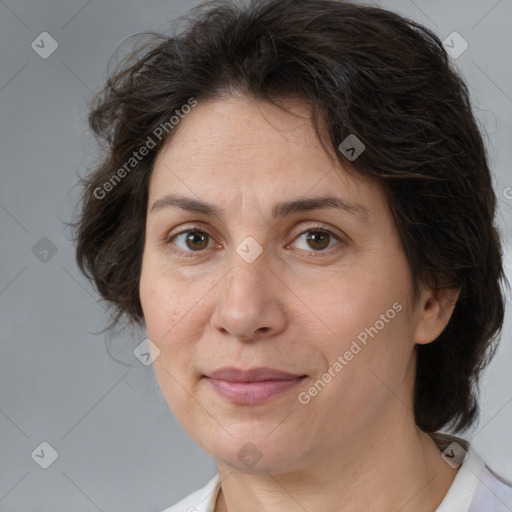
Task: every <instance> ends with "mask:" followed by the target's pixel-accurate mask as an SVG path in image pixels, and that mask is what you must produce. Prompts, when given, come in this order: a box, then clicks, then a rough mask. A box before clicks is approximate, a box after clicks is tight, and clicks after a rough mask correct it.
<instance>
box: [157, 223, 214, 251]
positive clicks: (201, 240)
mask: <svg viewBox="0 0 512 512" xmlns="http://www.w3.org/2000/svg"><path fill="white" fill-rule="evenodd" d="M210 242H211V237H210V235H209V234H208V233H205V232H204V231H199V230H197V229H189V230H188V231H182V232H181V233H177V234H176V235H174V236H172V237H170V238H169V239H168V241H167V242H166V243H167V244H169V245H175V246H176V247H177V248H178V250H180V251H181V252H189V253H190V252H199V251H202V250H203V249H207V248H208V247H209V243H210Z"/></svg>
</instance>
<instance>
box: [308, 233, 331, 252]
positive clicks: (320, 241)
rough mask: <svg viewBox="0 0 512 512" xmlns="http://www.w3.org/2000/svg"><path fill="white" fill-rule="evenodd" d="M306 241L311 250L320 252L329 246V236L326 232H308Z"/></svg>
mask: <svg viewBox="0 0 512 512" xmlns="http://www.w3.org/2000/svg"><path fill="white" fill-rule="evenodd" d="M306 240H307V242H308V244H309V246H310V247H311V248H312V249H315V250H319V251H321V250H323V249H326V248H327V247H328V246H329V242H330V241H331V235H330V234H329V233H327V232H326V231H308V235H307V236H306Z"/></svg>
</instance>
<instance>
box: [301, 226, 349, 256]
mask: <svg viewBox="0 0 512 512" xmlns="http://www.w3.org/2000/svg"><path fill="white" fill-rule="evenodd" d="M293 244H294V246H295V248H297V249H300V250H301V251H306V252H309V253H311V254H312V253H320V254H322V253H327V252H329V253H330V252H331V251H330V249H333V250H334V248H336V246H337V245H340V247H339V248H341V246H342V245H343V239H342V238H341V237H340V236H339V235H337V234H336V233H334V232H332V231H331V230H329V229H326V228H324V227H323V226H312V227H310V228H309V229H307V230H306V231H303V232H302V233H301V234H300V235H299V236H298V237H297V238H295V240H294V241H293ZM320 254H319V255H320Z"/></svg>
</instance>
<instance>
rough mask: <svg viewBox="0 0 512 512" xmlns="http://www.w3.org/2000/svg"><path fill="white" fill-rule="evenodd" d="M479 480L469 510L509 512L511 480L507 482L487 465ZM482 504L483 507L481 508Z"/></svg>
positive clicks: (511, 505)
mask: <svg viewBox="0 0 512 512" xmlns="http://www.w3.org/2000/svg"><path fill="white" fill-rule="evenodd" d="M479 480H480V481H479V483H478V486H477V488H476V491H475V495H474V497H473V501H472V502H471V507H470V509H469V512H476V511H478V510H486V511H489V512H509V511H510V510H512V483H511V482H508V481H507V480H505V479H504V478H502V477H501V476H499V475H498V474H496V473H495V472H494V471H492V469H491V468H489V467H487V466H485V467H484V469H483V471H482V474H481V475H480V479H479ZM484 506H485V508H482V507H484Z"/></svg>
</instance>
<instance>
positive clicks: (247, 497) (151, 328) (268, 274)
mask: <svg viewBox="0 0 512 512" xmlns="http://www.w3.org/2000/svg"><path fill="white" fill-rule="evenodd" d="M90 123H91V127H92V129H93V130H94V131H95V133H96V134H97V135H98V137H99V138H100V139H102V140H103V141H105V142H106V143H107V153H106V155H105V158H104V160H103V161H102V162H101V165H100V166H98V168H97V169H96V170H95V171H94V172H93V173H92V175H91V176H90V177H89V178H88V180H87V181H86V183H85V188H84V196H83V202H82V216H81V218H80V221H79V223H78V225H77V227H78V230H77V259H78V263H79V265H80V268H81V269H82V271H83V272H84V273H86V274H87V275H88V276H89V277H90V278H91V279H92V280H93V281H94V283H95V284H96V286H97V287H98V290H99V291H100V293H101V294H102V296H103V297H104V298H105V300H107V301H108V303H109V304H110V305H111V306H112V307H113V308H114V310H115V316H114V320H113V324H112V325H115V324H116V323H117V322H119V321H120V319H121V318H123V317H125V318H127V319H129V320H131V321H133V322H136V323H138V324H140V325H144V326H145V328H146V329H147V333H148V338H149V339H150V340H151V343H150V347H151V353H152V357H153V366H154V369H155V374H156V376H157V379H158V382H159V385H160V387H161V390H162V393H163V395H164V396H165V398H166V400H167V402H168V404H169V407H170V408H171V409H172V411H173V413H174V414H175V416H176V417H177V419H178V420H179V421H180V422H181V424H182V425H183V426H184V428H185V429H186V430H187V431H188V433H189V434H190V435H191V436H192V438H193V439H194V440H195V441H196V442H197V443H198V444H199V445H200V446H201V447H202V448H203V449H204V450H206V451H207V452H208V453H209V454H210V455H212V456H213V457H214V458H215V459H216V461H217V467H218V475H216V476H215V478H213V479H212V480H211V481H210V482H209V483H208V484H207V485H206V486H205V487H204V488H202V489H200V490H198V491H197V492H195V493H193V494H191V495H189V496H188V497H186V498H185V499H184V500H183V501H181V502H180V503H178V504H176V505H175V506H173V507H171V508H169V509H167V512H177V511H216V512H222V511H229V512H232V511H241V510H243V511H264V512H267V511H286V512H289V511H296V510H297V511H299V510H300V511H303V510H307V511H309V512H313V511H319V510H322V511H337V512H339V511H342V512H343V511H349V510H350V511H355V510H371V511H397V510H400V511H402V512H407V511H415V512H418V511H420V512H421V511H425V512H426V511H434V510H437V511H438V512H447V511H449V512H455V511H476V510H478V511H481V510H485V511H487V510H500V511H502V510H503V511H506V510H512V488H511V486H510V484H509V483H507V482H505V481H504V480H503V479H502V478H500V477H499V476H498V475H496V474H495V473H493V472H492V471H491V470H490V469H489V468H488V467H487V466H486V465H485V463H484V462H483V461H482V459H481V458H480V457H479V456H478V455H477V454H476V453H475V451H474V449H473V448H472V447H471V446H470V444H469V443H468V442H467V441H465V440H464V439H462V438H459V437H454V436H453V435H447V434H444V433H442V432H441V431H442V430H449V431H450V432H452V434H454V433H459V432H463V431H465V430H467V429H468V427H470V426H471V425H472V424H473V423H474V422H475V420H476V418H477V412H478V404H477V397H476V392H475V383H476V382H477V378H478V376H479V374H480V372H481V370H482V369H483V367H484V366H485V363H486V362H487V361H488V360H489V358H490V356H491V355H492V353H493V351H494V349H495V347H496V342H497V336H498V334H499V331H500V328H501V325H502V322H503V316H504V299H503V291H502V286H501V285H502V281H503V279H504V277H503V268H502V257H501V247H500V237H499V234H498V232H497V230H496V227H495V203H496V199H495V195H494V192H493V189H492V182H491V177H490V171H489V168H488V163H487V158H486V152H485V148H484V145H483V142H482V137H481V134H480V133H479V130H478V128H477V125H476V122H475V119H474V117H473V114H472V111H471V107H470V103H469V98H468V92H467V89H466V86H465V84H464V82H463V81H462V79H461V78H460V77H459V76H458V75H457V73H456V72H455V71H454V70H453V69H452V68H451V66H450V63H449V59H448V56H447V54H446V52H445V50H444V48H443V46H442V44H441V43H440V41H439V40H438V39H437V37H436V36H435V35H433V34H432V33H431V32H430V31H428V30H427V29H426V28H424V27H421V26H420V25H417V24H415V23H413V22H411V21H408V20H405V19H403V18H402V17H400V16H398V15H396V14H394V13H391V12H389V11H386V10H382V9H378V8H373V7H365V6H359V5H354V4H345V3H341V2H336V1H332V0H305V1H301V2H296V1H292V0H262V1H253V2H251V3H249V4H247V5H245V6H235V5H234V4H231V3H218V2H208V3H206V4H204V5H203V6H201V7H200V8H198V9H196V10H195V11H194V12H193V13H192V15H191V17H190V19H189V22H188V24H187V25H186V26H184V27H183V28H182V29H181V32H179V33H177V34H176V35H174V36H172V37H170V38H168V37H164V36H157V35H153V36H152V39H150V40H149V42H147V43H146V44H145V45H144V46H142V47H140V48H137V49H136V50H135V51H134V52H133V54H132V55H131V56H129V57H128V59H127V60H126V61H124V62H123V63H121V66H120V68H119V69H117V70H116V71H115V73H113V74H112V76H111V77H110V79H109V81H108V82H107V85H106V87H105V89H104V90H103V91H102V93H101V94H100V95H98V97H97V98H96V102H95V104H94V105H93V109H92V112H91V114H90Z"/></svg>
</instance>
